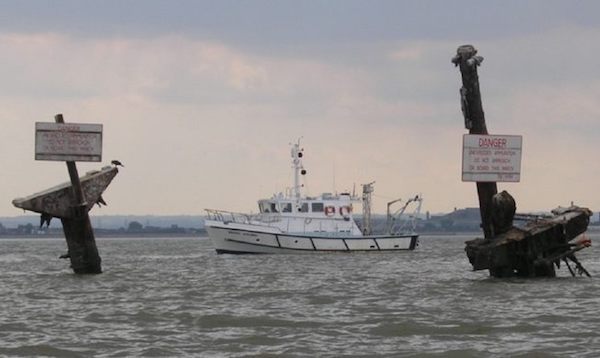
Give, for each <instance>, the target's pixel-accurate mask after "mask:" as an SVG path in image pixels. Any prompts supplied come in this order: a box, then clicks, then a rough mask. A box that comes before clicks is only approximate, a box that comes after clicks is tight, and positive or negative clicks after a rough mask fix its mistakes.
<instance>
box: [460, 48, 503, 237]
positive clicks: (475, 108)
mask: <svg viewBox="0 0 600 358" xmlns="http://www.w3.org/2000/svg"><path fill="white" fill-rule="evenodd" d="M476 54H477V50H476V49H475V48H474V47H473V46H471V45H463V46H460V47H459V48H458V49H457V50H456V56H455V57H454V58H453V59H452V62H453V63H454V64H455V65H456V66H458V67H459V68H460V72H461V75H462V84H463V85H462V88H461V89H460V96H461V107H462V112H463V116H464V118H465V127H466V129H468V130H469V134H488V131H487V127H486V125H485V115H484V113H483V106H482V104H481V93H480V92H479V76H478V74H477V66H479V65H480V64H481V62H482V61H483V57H481V56H476ZM496 193H498V187H497V185H496V182H489V183H488V182H477V196H478V197H479V211H480V214H481V228H482V229H483V234H484V236H485V238H486V239H490V238H492V237H493V236H494V234H495V233H494V225H493V223H492V197H493V196H494V195H495V194H496Z"/></svg>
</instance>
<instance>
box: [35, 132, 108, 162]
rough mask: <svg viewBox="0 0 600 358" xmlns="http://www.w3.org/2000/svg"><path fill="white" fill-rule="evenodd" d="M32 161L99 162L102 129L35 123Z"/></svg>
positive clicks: (100, 158)
mask: <svg viewBox="0 0 600 358" xmlns="http://www.w3.org/2000/svg"><path fill="white" fill-rule="evenodd" d="M35 159H36V160H59V161H85V162H99V161H101V160H102V125H101V124H88V123H85V124H82V123H45V122H37V123H36V124H35Z"/></svg>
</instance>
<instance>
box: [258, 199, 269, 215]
mask: <svg viewBox="0 0 600 358" xmlns="http://www.w3.org/2000/svg"><path fill="white" fill-rule="evenodd" d="M268 208H269V203H266V202H264V201H260V202H259V203H258V210H259V211H260V212H261V213H266V212H268Z"/></svg>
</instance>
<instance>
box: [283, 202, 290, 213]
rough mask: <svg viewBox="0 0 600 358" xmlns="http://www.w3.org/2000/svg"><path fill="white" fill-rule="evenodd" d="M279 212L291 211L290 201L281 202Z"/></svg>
mask: <svg viewBox="0 0 600 358" xmlns="http://www.w3.org/2000/svg"><path fill="white" fill-rule="evenodd" d="M281 212H282V213H291V212H292V203H282V204H281Z"/></svg>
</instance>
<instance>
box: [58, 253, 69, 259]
mask: <svg viewBox="0 0 600 358" xmlns="http://www.w3.org/2000/svg"><path fill="white" fill-rule="evenodd" d="M70 257H71V253H70V252H67V253H66V254H63V255H60V256H59V257H58V258H59V259H68V258H70Z"/></svg>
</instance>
